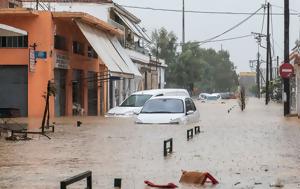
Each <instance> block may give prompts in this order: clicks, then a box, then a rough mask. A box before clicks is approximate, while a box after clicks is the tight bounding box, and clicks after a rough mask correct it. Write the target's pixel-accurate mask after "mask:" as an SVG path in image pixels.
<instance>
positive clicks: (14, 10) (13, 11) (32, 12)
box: [0, 8, 39, 16]
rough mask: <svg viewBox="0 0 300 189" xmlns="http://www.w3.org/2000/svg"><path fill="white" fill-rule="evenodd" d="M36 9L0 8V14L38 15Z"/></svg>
mask: <svg viewBox="0 0 300 189" xmlns="http://www.w3.org/2000/svg"><path fill="white" fill-rule="evenodd" d="M38 15H39V13H38V11H35V10H32V9H25V8H4V9H0V16H38Z"/></svg>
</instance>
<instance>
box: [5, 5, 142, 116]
mask: <svg viewBox="0 0 300 189" xmlns="http://www.w3.org/2000/svg"><path fill="white" fill-rule="evenodd" d="M122 35H123V32H122V31H121V30H119V29H117V28H115V27H113V26H111V25H109V24H107V23H106V22H104V21H102V20H100V19H98V18H95V17H93V16H90V15H88V14H86V13H67V12H50V11H33V10H28V9H19V8H17V9H1V11H0V54H1V55H2V58H1V59H0V91H1V93H0V101H1V103H0V104H1V106H2V107H9V108H18V109H20V112H21V116H25V117H26V116H28V117H40V116H42V114H43V110H44V104H45V99H44V97H43V96H44V94H45V92H46V88H47V83H48V81H51V82H53V83H54V84H55V89H56V95H55V97H51V99H50V113H51V115H55V116H71V115H101V114H104V113H105V112H106V111H107V109H108V108H109V93H112V92H111V91H109V85H110V83H113V82H115V81H119V80H122V81H124V82H125V83H128V85H129V83H131V82H133V80H134V79H135V78H139V77H141V74H140V73H139V72H138V70H137V69H136V68H135V66H134V65H133V63H132V62H131V60H130V58H129V57H128V56H127V54H126V53H125V51H124V49H122V48H120V47H121V45H120V44H119V42H118V40H116V36H122Z"/></svg>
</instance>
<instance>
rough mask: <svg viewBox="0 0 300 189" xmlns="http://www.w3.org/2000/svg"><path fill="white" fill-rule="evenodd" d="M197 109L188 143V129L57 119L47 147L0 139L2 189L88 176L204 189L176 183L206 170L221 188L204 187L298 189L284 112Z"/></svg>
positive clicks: (108, 183)
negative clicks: (166, 152)
mask: <svg viewBox="0 0 300 189" xmlns="http://www.w3.org/2000/svg"><path fill="white" fill-rule="evenodd" d="M196 104H197V108H198V109H199V110H200V115H201V122H200V127H201V131H202V132H201V133H200V134H199V135H195V136H194V138H193V139H192V140H190V141H187V140H186V130H187V129H190V128H193V126H180V125H169V126H167V125H136V124H134V122H133V120H132V119H125V118H123V119H114V118H103V117H101V118H100V117H87V118H83V117H77V118H66V119H56V120H55V121H56V125H57V126H56V128H55V129H56V131H55V133H51V134H49V136H50V137H51V140H48V139H47V138H46V137H43V136H31V137H32V138H33V140H30V141H18V142H11V141H5V139H4V137H3V136H2V137H1V139H0V188H1V189H2V188H3V189H4V188H9V189H42V188H43V189H44V188H49V189H50V188H51V189H52V188H59V183H60V181H61V180H64V179H66V178H68V177H71V176H74V175H76V174H79V173H81V172H84V171H87V170H91V171H92V174H93V187H94V188H98V189H112V188H113V180H114V178H122V188H124V189H146V188H150V187H146V186H145V185H144V183H143V182H144V180H150V181H152V182H155V183H168V182H173V183H175V184H176V185H178V186H179V188H183V189H187V188H201V187H200V186H191V185H183V184H180V183H178V181H179V178H180V176H181V170H182V169H183V170H199V171H207V172H210V173H211V174H212V175H214V176H215V178H217V179H218V180H219V181H220V184H218V185H216V186H211V184H209V183H208V184H206V185H205V186H204V187H202V188H216V189H224V188H225V189H227V188H228V189H230V188H245V189H246V188H247V189H248V188H257V189H258V188H261V189H265V188H271V187H270V185H271V186H272V185H274V184H282V185H283V186H284V188H291V189H292V188H300V177H299V175H300V148H299V146H300V121H297V119H296V118H288V119H286V118H283V116H282V115H283V110H282V105H280V104H275V103H271V104H270V105H269V106H265V105H264V101H263V100H261V101H259V100H257V99H250V100H249V101H248V103H247V105H246V110H245V111H244V112H241V110H240V109H239V107H238V106H237V101H236V100H229V101H226V103H225V104H221V103H200V101H196ZM235 105H236V106H235ZM232 107H234V108H233V109H232V110H231V111H230V112H229V113H228V110H229V109H230V108H232ZM77 120H80V121H81V122H82V125H81V127H76V121H77ZM39 124H40V123H39ZM171 137H172V138H173V145H174V153H173V154H172V155H170V156H168V157H167V158H164V156H163V141H164V140H166V139H168V138H171ZM84 183H85V182H80V183H78V184H74V185H71V186H70V187H69V188H83V185H84Z"/></svg>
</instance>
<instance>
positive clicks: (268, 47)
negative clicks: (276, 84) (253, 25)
mask: <svg viewBox="0 0 300 189" xmlns="http://www.w3.org/2000/svg"><path fill="white" fill-rule="evenodd" d="M267 14H268V16H267V58H266V60H267V62H266V105H268V103H269V99H270V94H269V71H270V69H269V64H270V3H268V5H267Z"/></svg>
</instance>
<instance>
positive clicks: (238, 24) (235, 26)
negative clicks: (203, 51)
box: [203, 7, 263, 43]
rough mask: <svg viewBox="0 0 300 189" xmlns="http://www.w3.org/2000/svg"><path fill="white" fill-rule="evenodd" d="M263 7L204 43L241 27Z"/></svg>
mask: <svg viewBox="0 0 300 189" xmlns="http://www.w3.org/2000/svg"><path fill="white" fill-rule="evenodd" d="M262 8H263V7H260V8H259V9H257V10H256V11H255V12H254V13H252V14H251V15H250V16H248V17H246V18H245V19H243V20H242V21H241V22H239V23H237V24H236V25H234V26H232V27H231V28H229V29H227V30H226V31H224V32H222V33H220V34H218V35H216V36H214V37H211V38H208V39H206V40H204V41H203V43H205V42H207V41H211V40H214V39H216V38H218V37H220V36H222V35H224V34H226V33H228V32H230V31H232V30H234V29H235V28H237V27H239V26H240V25H242V24H243V23H245V22H246V21H247V20H249V19H250V18H251V17H252V16H254V15H256V14H257V13H258V12H259V11H260V10H261V9H262Z"/></svg>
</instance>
